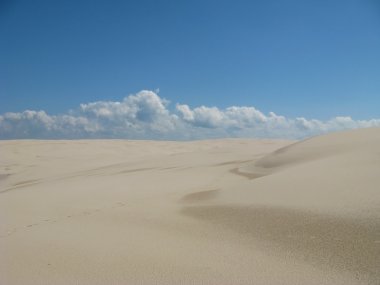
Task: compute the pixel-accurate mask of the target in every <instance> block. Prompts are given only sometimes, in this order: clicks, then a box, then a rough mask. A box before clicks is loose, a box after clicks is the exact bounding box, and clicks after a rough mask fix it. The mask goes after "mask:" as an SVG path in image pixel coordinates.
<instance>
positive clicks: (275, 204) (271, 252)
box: [0, 129, 380, 285]
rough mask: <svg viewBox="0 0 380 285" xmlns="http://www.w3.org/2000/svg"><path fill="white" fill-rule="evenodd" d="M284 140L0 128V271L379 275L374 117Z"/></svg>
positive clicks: (231, 279)
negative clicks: (22, 135)
mask: <svg viewBox="0 0 380 285" xmlns="http://www.w3.org/2000/svg"><path fill="white" fill-rule="evenodd" d="M291 143H292V142H289V141H270V140H240V139H239V140H211V141H197V142H152V141H123V140H109V141H107V140H97V141H88V140H83V141H29V140H28V141H2V142H0V284H1V285H3V284H4V285H8V284H17V285H22V284H62V285H63V284H65V285H66V284H258V285H261V284H268V285H272V284H274V285H276V284H318V285H319V284H380V272H379V270H380V269H379V268H380V129H363V130H356V131H350V132H342V133H336V134H331V135H327V136H321V137H316V138H312V139H309V140H306V141H303V142H298V143H296V144H292V145H290V144H291ZM285 146H286V147H285ZM282 147H285V148H282ZM280 148H281V149H280Z"/></svg>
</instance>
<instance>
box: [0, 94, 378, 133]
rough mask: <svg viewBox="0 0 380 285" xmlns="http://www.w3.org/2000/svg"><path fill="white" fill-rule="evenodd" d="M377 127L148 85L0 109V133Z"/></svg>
mask: <svg viewBox="0 0 380 285" xmlns="http://www.w3.org/2000/svg"><path fill="white" fill-rule="evenodd" d="M374 126H379V127H380V119H371V120H353V119H352V118H351V117H335V118H332V119H330V120H328V121H320V120H315V119H306V118H302V117H300V118H295V119H292V118H286V117H284V116H280V115H277V114H275V113H273V112H270V113H269V114H267V115H265V114H263V113H262V112H261V111H259V110H257V109H256V108H254V107H251V106H249V107H248V106H240V107H239V106H232V107H228V108H226V109H219V108H217V107H206V106H200V107H196V108H193V109H192V108H190V107H189V106H188V105H185V104H177V105H176V108H175V110H173V111H170V109H169V102H168V101H167V100H165V99H163V98H160V97H159V96H158V95H157V92H153V91H146V90H143V91H140V92H139V93H137V94H135V95H130V96H127V97H125V98H124V99H123V100H122V101H121V102H112V101H97V102H91V103H87V104H81V105H80V106H79V108H78V109H77V110H74V111H69V112H67V113H66V114H64V115H48V114H47V113H46V112H44V111H31V110H26V111H24V112H20V113H5V114H2V115H0V138H1V139H10V138H131V139H202V138H216V137H268V138H302V137H307V136H311V135H316V134H321V133H326V132H330V131H336V130H343V129H352V128H362V127H374Z"/></svg>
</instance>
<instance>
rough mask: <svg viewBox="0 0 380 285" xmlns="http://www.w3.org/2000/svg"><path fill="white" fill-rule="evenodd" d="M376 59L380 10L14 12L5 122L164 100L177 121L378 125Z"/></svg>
mask: <svg viewBox="0 0 380 285" xmlns="http://www.w3.org/2000/svg"><path fill="white" fill-rule="evenodd" d="M379 51H380V4H379V2H378V1H376V0H328V1H327V0H321V1H308V0H297V1H296V0H288V1H283V0H277V1H274V0H266V1H239V0H235V1H223V0H222V1H211V0H202V1H199V0H194V1H179V0H177V1H174V0H173V1H168V0H156V1H153V0H136V1H105V0H104V1H97V0H91V1H90V0H83V1H69V0H67V1H51V0H49V1H42V0H34V1H25V0H8V1H2V2H1V4H0V96H1V97H0V99H1V104H0V114H4V113H6V112H15V113H18V112H23V111H24V110H36V111H38V110H43V111H44V112H46V113H48V114H50V115H58V114H66V113H67V112H68V110H70V109H78V106H79V104H81V103H89V102H97V101H114V102H116V101H122V100H123V98H124V97H125V96H127V95H130V94H137V93H138V92H140V91H141V90H156V89H157V88H159V90H160V92H159V96H160V98H165V99H168V100H169V101H170V102H172V104H171V105H170V106H168V107H167V108H168V109H169V110H171V111H173V110H174V109H175V104H176V103H179V104H186V105H188V106H189V107H190V108H192V109H194V108H197V107H200V106H202V105H204V106H207V107H209V108H211V107H217V108H219V109H221V110H222V109H226V108H228V107H230V106H252V107H255V108H256V109H258V110H260V111H261V112H263V113H264V114H268V112H271V111H273V112H275V113H276V114H280V115H282V116H285V117H287V118H297V117H306V118H308V119H310V120H311V119H317V120H321V121H326V120H329V119H331V118H335V117H337V116H350V117H352V118H353V119H355V120H371V119H375V118H379V117H380V114H379V109H380V108H379V107H380V52H379ZM173 112H174V111H173Z"/></svg>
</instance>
